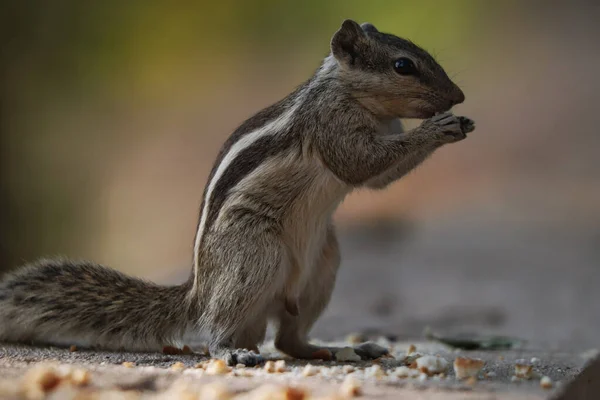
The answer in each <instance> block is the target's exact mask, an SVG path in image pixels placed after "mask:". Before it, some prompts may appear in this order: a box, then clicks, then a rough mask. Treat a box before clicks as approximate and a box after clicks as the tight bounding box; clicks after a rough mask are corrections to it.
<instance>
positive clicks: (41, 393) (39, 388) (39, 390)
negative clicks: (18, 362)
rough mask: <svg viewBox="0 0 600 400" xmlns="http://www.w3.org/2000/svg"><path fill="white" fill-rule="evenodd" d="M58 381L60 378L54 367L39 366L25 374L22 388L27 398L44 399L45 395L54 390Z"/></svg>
mask: <svg viewBox="0 0 600 400" xmlns="http://www.w3.org/2000/svg"><path fill="white" fill-rule="evenodd" d="M60 381H61V377H60V376H59V374H58V372H57V371H56V368H54V366H52V365H44V364H40V365H38V366H36V367H34V368H32V369H31V370H29V371H28V372H27V373H26V374H25V376H24V377H23V380H22V386H23V388H24V390H25V395H26V397H27V398H30V399H38V398H44V397H45V395H46V393H48V392H50V391H52V390H54V389H55V388H56V387H57V386H58V385H59V384H60Z"/></svg>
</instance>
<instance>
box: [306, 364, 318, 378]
mask: <svg viewBox="0 0 600 400" xmlns="http://www.w3.org/2000/svg"><path fill="white" fill-rule="evenodd" d="M318 373H319V369H318V368H317V367H315V366H314V365H311V364H306V366H305V367H304V369H303V370H302V375H303V376H313V375H316V374H318Z"/></svg>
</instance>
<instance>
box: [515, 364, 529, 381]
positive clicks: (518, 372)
mask: <svg viewBox="0 0 600 400" xmlns="http://www.w3.org/2000/svg"><path fill="white" fill-rule="evenodd" d="M515 376H516V377H518V378H523V379H531V378H532V377H533V367H532V366H531V365H527V364H515Z"/></svg>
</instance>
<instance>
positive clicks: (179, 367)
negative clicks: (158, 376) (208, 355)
mask: <svg viewBox="0 0 600 400" xmlns="http://www.w3.org/2000/svg"><path fill="white" fill-rule="evenodd" d="M171 369H172V370H173V371H183V370H184V369H185V364H184V363H182V362H181V361H177V362H176V363H174V364H173V365H171Z"/></svg>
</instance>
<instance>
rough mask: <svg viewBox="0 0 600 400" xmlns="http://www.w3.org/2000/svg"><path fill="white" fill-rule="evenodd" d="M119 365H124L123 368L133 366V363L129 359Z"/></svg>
mask: <svg viewBox="0 0 600 400" xmlns="http://www.w3.org/2000/svg"><path fill="white" fill-rule="evenodd" d="M121 365H122V366H124V367H125V368H133V367H135V363H134V362H131V361H125V362H123V363H122V364H121Z"/></svg>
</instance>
